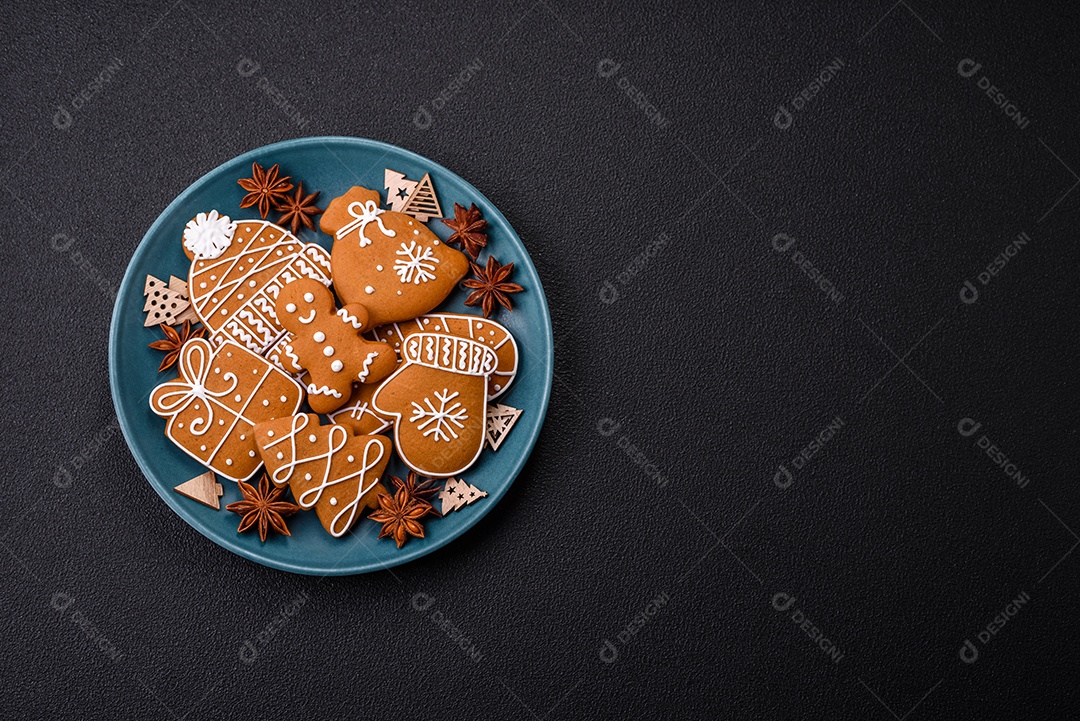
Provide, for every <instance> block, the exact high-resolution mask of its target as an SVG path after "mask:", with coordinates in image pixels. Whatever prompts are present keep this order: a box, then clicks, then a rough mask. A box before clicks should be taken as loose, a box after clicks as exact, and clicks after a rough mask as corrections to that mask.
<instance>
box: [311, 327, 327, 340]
mask: <svg viewBox="0 0 1080 721" xmlns="http://www.w3.org/2000/svg"><path fill="white" fill-rule="evenodd" d="M312 338H314V339H315V342H316V343H322V342H323V341H324V340H326V333H323V332H322V331H321V330H317V331H315V335H313V336H312Z"/></svg>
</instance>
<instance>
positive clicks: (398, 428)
mask: <svg viewBox="0 0 1080 721" xmlns="http://www.w3.org/2000/svg"><path fill="white" fill-rule="evenodd" d="M401 356H402V360H403V363H402V365H401V367H400V368H398V370H397V371H395V373H394V375H392V376H390V378H388V379H387V380H386V381H385V382H384V383H383V384H382V385H381V386H379V388H378V390H376V391H375V395H374V396H372V399H371V402H372V405H373V406H374V407H375V410H376V411H378V412H379V413H382V414H384V415H389V416H393V417H394V433H395V438H396V440H397V450H398V455H399V456H401V460H403V461H405V464H406V465H408V466H409V467H410V468H412V469H413V470H414V471H416V472H417V473H419V474H421V475H425V476H435V477H442V476H452V475H455V474H457V473H460V472H462V471H464V470H465V469H467V468H469V467H470V466H472V464H473V463H475V462H476V459H477V458H479V456H480V451H481V450H482V449H483V447H484V438H485V426H486V415H487V401H488V376H490V375H491V373H493V372H494V371H495V369H496V368H497V366H498V361H499V359H498V356H497V355H496V353H495V351H494V350H492V349H491V348H490V347H489V346H487V345H485V344H484V343H481V342H479V341H475V340H471V339H468V338H459V337H456V336H452V335H445V334H441V333H416V334H413V335H410V336H408V337H406V338H405V340H404V342H403V343H402V346H401Z"/></svg>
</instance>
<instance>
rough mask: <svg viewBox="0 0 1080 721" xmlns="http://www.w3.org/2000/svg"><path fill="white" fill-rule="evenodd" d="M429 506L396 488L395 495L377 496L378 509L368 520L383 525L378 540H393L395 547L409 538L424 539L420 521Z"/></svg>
mask: <svg viewBox="0 0 1080 721" xmlns="http://www.w3.org/2000/svg"><path fill="white" fill-rule="evenodd" d="M430 509H431V504H430V503H428V502H427V501H424V500H421V499H417V498H414V497H411V496H410V495H409V492H408V491H407V490H406V489H405V488H402V487H398V490H397V493H395V494H394V495H392V496H391V495H388V494H386V493H383V494H380V495H379V508H378V510H376V511H374V512H372V513H371V514H370V515H369V516H368V518H370V519H371V520H373V521H378V522H379V523H381V524H383V527H382V530H381V531H379V538H387V537H389V538H393V539H394V542H395V543H397V547H398V548H401V547H402V546H403V545H405V541H407V540H409V536H414V537H416V538H423V537H424V527H423V525H421V524H420V519H421V518H423V517H424V516H426V515H427V514H428V511H429V510H430Z"/></svg>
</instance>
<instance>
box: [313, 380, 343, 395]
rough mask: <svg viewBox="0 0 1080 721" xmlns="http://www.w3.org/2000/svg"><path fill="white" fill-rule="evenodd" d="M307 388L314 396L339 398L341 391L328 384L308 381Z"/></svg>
mask: <svg viewBox="0 0 1080 721" xmlns="http://www.w3.org/2000/svg"><path fill="white" fill-rule="evenodd" d="M307 390H308V393H311V394H312V395H316V396H333V397H334V398H341V393H339V392H338V391H336V390H334V389H333V388H331V387H329V386H316V385H315V384H314V383H308V387H307Z"/></svg>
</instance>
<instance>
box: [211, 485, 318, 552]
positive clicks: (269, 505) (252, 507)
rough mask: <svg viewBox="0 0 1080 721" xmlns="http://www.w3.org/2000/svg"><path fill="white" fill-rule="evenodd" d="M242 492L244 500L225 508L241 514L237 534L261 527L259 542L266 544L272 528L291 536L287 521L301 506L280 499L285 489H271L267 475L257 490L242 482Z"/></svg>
mask: <svg viewBox="0 0 1080 721" xmlns="http://www.w3.org/2000/svg"><path fill="white" fill-rule="evenodd" d="M237 485H239V486H240V492H241V493H242V494H244V500H242V501H236V502H235V503H230V504H229V505H227V506H225V510H226V511H232V512H233V513H237V514H239V515H240V516H242V517H241V519H240V527H239V528H237V529H236V530H237V533H243V532H244V531H246V530H248V529H249V528H251V527H252V526H255V525H258V527H259V540H260V541H262V542H263V543H265V542H266V534H267V533H268V532H269V530H270V529H271V528H273V529H274V530H275V531H277V532H278V533H282V534H284V535H286V536H291V535H292V534H291V533H289V528H288V526H286V525H285V519H286V518H288V517H289V516H291V515H293V514H294V513H296V512H297V511H299V510H300V506H297V505H296V504H294V503H289V502H288V501H281V500H278V499H280V498H281V497H282V496H283V495H285V489H284V488H275V489H273V490H271V489H270V477H269V476H267V475H266V474H265V473H264V474H262V478H260V479H259V487H258V488H257V489H256V488H255V487H254V486H252V485H251V484H250V483H244V482H243V481H240V482H239V483H238V484H237Z"/></svg>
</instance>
